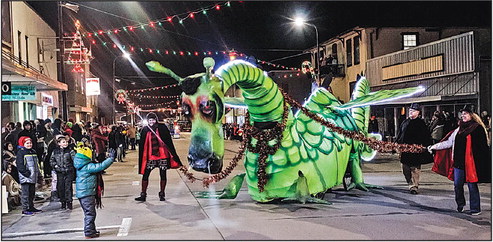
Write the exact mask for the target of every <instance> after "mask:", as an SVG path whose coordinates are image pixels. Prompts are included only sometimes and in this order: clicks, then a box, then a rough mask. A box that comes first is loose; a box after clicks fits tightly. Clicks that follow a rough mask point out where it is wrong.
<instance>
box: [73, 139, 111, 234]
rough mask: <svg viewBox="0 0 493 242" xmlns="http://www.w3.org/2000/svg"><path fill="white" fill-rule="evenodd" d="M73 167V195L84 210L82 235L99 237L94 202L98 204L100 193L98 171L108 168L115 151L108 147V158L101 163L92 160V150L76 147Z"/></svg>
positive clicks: (100, 178) (100, 183) (100, 179)
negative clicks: (74, 176) (74, 177)
mask: <svg viewBox="0 0 493 242" xmlns="http://www.w3.org/2000/svg"><path fill="white" fill-rule="evenodd" d="M76 151H77V154H76V155H75V158H74V167H75V169H76V173H77V178H76V180H75V195H76V196H77V198H78V199H79V202H80V206H81V208H82V210H84V235H85V236H86V239H90V238H96V237H99V231H96V224H95V223H94V221H95V220H96V205H97V204H96V203H98V205H99V206H100V202H101V200H100V198H101V195H102V176H101V175H100V174H98V173H100V172H101V171H103V170H104V169H106V168H108V167H109V166H110V165H111V164H112V163H113V161H114V159H115V151H114V150H112V149H110V154H109V157H108V159H106V160H104V161H103V162H101V163H93V162H92V150H91V149H90V148H88V147H79V148H76Z"/></svg>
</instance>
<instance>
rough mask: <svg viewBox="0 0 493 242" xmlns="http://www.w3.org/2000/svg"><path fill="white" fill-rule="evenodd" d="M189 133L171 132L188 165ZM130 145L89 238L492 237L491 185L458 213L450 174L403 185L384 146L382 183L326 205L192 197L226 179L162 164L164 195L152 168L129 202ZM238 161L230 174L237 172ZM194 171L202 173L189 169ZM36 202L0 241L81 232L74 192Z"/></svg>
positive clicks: (335, 196)
mask: <svg viewBox="0 0 493 242" xmlns="http://www.w3.org/2000/svg"><path fill="white" fill-rule="evenodd" d="M189 137H190V134H189V133H182V138H180V139H175V140H174V143H175V146H176V147H177V151H178V154H179V155H180V158H181V159H182V160H183V161H185V163H186V157H187V156H186V154H187V150H188V144H189ZM225 147H226V152H225V158H224V160H225V161H226V163H225V164H224V166H226V165H227V162H229V161H230V160H231V159H232V158H233V157H234V155H235V154H236V152H237V151H238V147H239V142H238V141H226V145H225ZM137 154H138V152H137V151H129V153H128V154H127V157H126V159H124V162H123V163H114V164H113V165H112V166H111V167H109V168H108V169H107V173H106V175H103V178H104V181H105V193H104V197H103V205H104V208H103V209H98V210H97V219H96V226H97V227H98V230H100V231H101V237H100V238H97V239H96V240H491V239H492V236H491V184H480V185H479V189H480V191H481V207H482V211H483V213H482V214H481V215H479V216H472V215H469V214H468V213H467V212H468V211H469V199H468V197H469V195H468V193H467V188H465V190H466V200H467V204H468V205H467V206H466V207H465V212H466V213H458V212H457V211H456V205H455V201H454V191H453V182H452V181H449V180H447V179H446V178H445V177H442V176H440V175H437V174H435V173H433V172H432V171H431V164H429V165H424V166H423V171H422V173H421V182H420V193H419V194H418V195H412V194H410V193H409V192H408V190H407V185H406V183H405V180H404V177H403V175H402V173H401V170H400V163H399V162H398V156H397V155H396V154H382V155H377V157H376V158H375V159H374V160H373V161H371V162H366V163H363V171H364V179H365V182H366V183H369V184H375V185H379V186H382V187H383V189H372V190H371V191H369V192H364V191H360V190H351V191H344V189H343V187H342V186H338V187H335V188H333V189H332V191H331V192H328V193H327V194H326V196H325V198H324V199H325V200H327V201H330V202H331V203H332V204H331V205H322V204H300V203H277V204H276V203H272V204H262V203H257V202H255V201H253V200H252V199H251V198H250V196H249V195H248V192H247V189H246V185H245V183H244V184H243V188H242V189H241V190H240V192H239V194H238V197H237V198H236V199H232V200H215V199H199V198H196V197H194V196H193V193H192V192H194V191H204V190H210V191H215V190H216V191H217V190H221V189H222V188H223V187H224V185H225V184H226V183H227V182H228V181H229V178H227V179H224V180H223V181H220V182H218V183H216V184H213V185H211V186H210V187H209V188H203V187H202V185H201V182H200V181H197V182H194V183H191V182H190V181H188V180H187V178H186V177H185V176H184V175H183V174H181V173H180V172H179V171H177V170H169V171H168V173H167V174H168V185H167V188H166V201H164V202H161V201H159V198H158V192H159V172H158V171H157V170H156V171H153V172H152V173H151V176H150V185H149V189H148V197H147V201H146V202H136V201H134V198H135V197H136V196H137V195H138V194H139V193H140V180H141V175H138V174H137V163H138V159H137ZM243 171H244V168H243V166H242V165H239V166H238V167H237V168H236V169H235V170H234V171H233V173H232V175H230V178H231V177H233V175H236V174H239V173H242V172H243ZM195 176H197V177H204V176H205V175H204V174H199V173H196V172H195ZM36 205H37V207H38V208H41V209H42V210H43V212H42V213H39V214H36V215H34V216H22V215H21V210H20V208H18V209H16V210H13V211H11V212H9V213H8V214H3V215H2V240H83V239H84V235H83V232H82V231H83V218H84V216H83V213H82V209H81V207H80V204H79V202H78V200H77V199H75V198H74V209H73V210H71V211H70V210H60V209H59V207H60V204H59V203H55V202H49V201H48V200H47V201H42V202H39V203H37V204H36Z"/></svg>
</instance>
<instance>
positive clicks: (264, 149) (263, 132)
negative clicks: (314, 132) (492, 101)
mask: <svg viewBox="0 0 493 242" xmlns="http://www.w3.org/2000/svg"><path fill="white" fill-rule="evenodd" d="M288 114H289V107H288V105H287V103H286V101H285V100H284V112H283V114H282V121H281V122H277V123H276V126H275V127H273V128H271V129H259V128H257V127H254V126H251V125H250V119H249V117H250V116H249V114H248V113H247V115H246V119H245V127H247V128H248V130H249V132H248V133H247V135H246V139H248V142H247V144H248V151H250V152H252V153H257V154H259V156H258V158H257V162H258V168H257V178H258V184H257V187H258V190H259V192H263V191H264V186H265V185H266V184H267V181H268V176H267V173H266V171H265V169H266V167H267V162H266V160H267V157H268V156H269V155H274V154H275V153H276V152H277V150H278V149H279V147H280V146H281V141H282V133H283V132H284V129H285V128H286V123H287V120H288ZM252 138H255V139H256V140H257V144H256V145H255V146H253V145H252ZM271 140H275V141H276V143H275V144H274V145H273V146H270V145H269V142H270V141H271Z"/></svg>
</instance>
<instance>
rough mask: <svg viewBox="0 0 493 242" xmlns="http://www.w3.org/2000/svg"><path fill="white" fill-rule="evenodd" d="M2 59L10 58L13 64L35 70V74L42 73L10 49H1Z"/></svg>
mask: <svg viewBox="0 0 493 242" xmlns="http://www.w3.org/2000/svg"><path fill="white" fill-rule="evenodd" d="M2 59H3V60H10V61H12V62H13V63H14V64H16V65H19V66H22V67H24V68H27V69H29V70H31V71H33V72H36V73H37V74H41V75H43V73H42V72H41V71H40V70H38V69H36V68H34V67H33V66H31V65H29V64H27V62H25V61H23V60H21V59H20V58H19V57H18V56H15V55H14V54H12V52H10V51H6V50H2Z"/></svg>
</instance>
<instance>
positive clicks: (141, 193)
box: [135, 180, 149, 202]
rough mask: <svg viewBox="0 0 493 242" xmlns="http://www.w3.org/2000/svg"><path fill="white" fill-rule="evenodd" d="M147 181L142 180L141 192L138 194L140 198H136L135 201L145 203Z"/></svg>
mask: <svg viewBox="0 0 493 242" xmlns="http://www.w3.org/2000/svg"><path fill="white" fill-rule="evenodd" d="M148 185H149V181H144V180H142V191H141V192H140V197H136V198H135V201H140V202H145V201H146V197H147V186H148Z"/></svg>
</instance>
